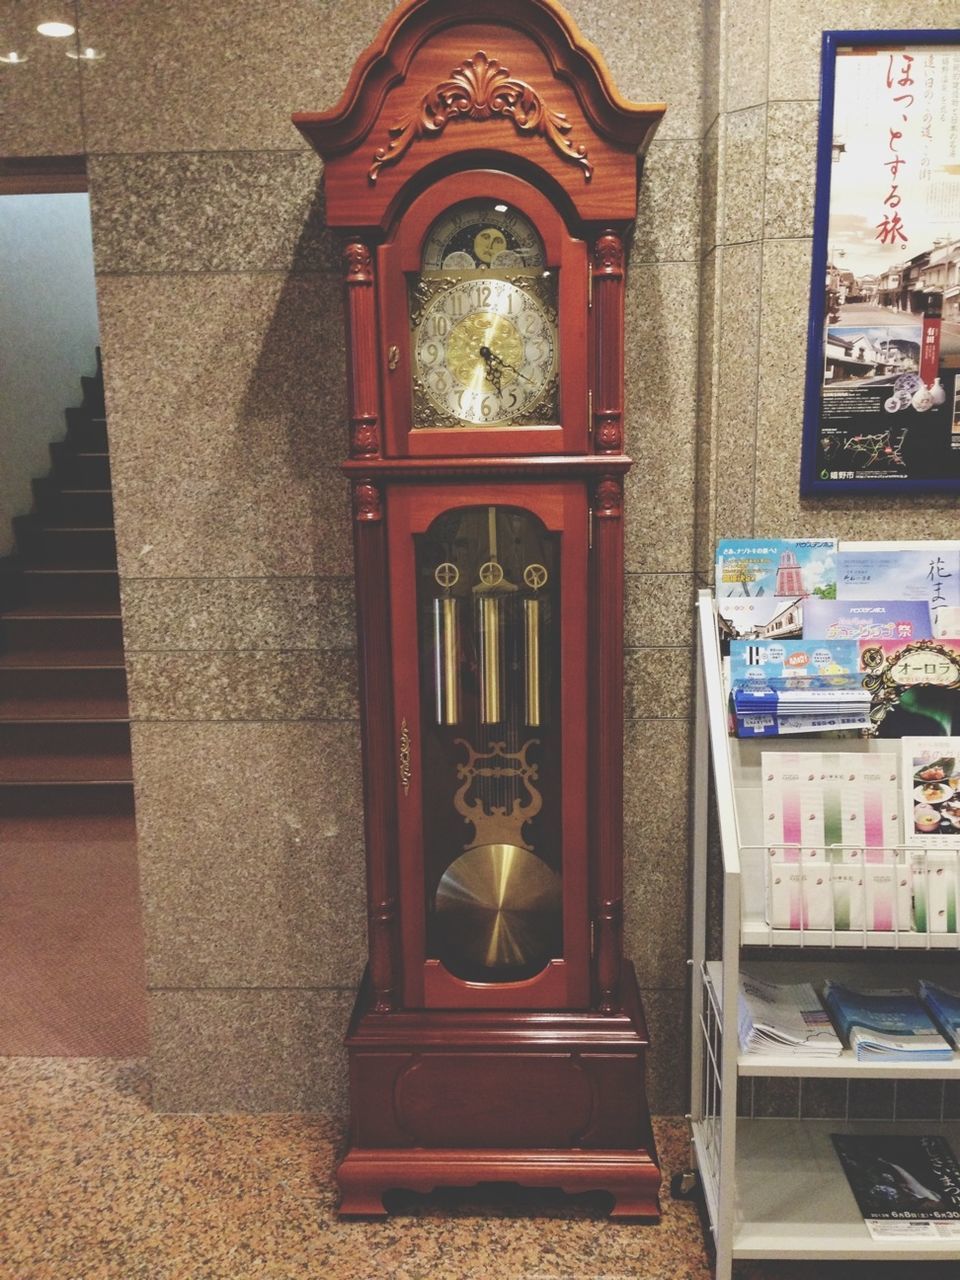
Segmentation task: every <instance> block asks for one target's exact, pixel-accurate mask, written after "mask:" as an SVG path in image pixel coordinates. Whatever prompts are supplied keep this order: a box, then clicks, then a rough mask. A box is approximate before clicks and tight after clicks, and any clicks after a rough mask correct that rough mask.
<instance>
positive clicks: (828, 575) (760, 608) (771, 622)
mask: <svg viewBox="0 0 960 1280" xmlns="http://www.w3.org/2000/svg"><path fill="white" fill-rule="evenodd" d="M836 552H837V544H836V542H835V541H834V540H833V539H832V538H807V539H803V538H763V539H760V538H735V539H724V540H723V541H721V542H719V543H718V544H717V588H716V590H717V611H718V614H719V618H720V629H721V635H722V636H723V637H724V638H725V639H737V638H745V639H778V638H786V637H790V636H800V635H802V634H803V602H804V600H806V599H807V598H808V597H810V596H815V595H818V594H822V595H824V596H826V597H828V598H829V597H832V596H834V595H835V594H836V581H837V575H836Z"/></svg>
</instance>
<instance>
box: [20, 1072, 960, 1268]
mask: <svg viewBox="0 0 960 1280" xmlns="http://www.w3.org/2000/svg"><path fill="white" fill-rule="evenodd" d="M656 1127H657V1140H658V1144H659V1148H660V1154H661V1158H662V1161H663V1165H664V1171H665V1175H666V1180H667V1181H669V1175H670V1174H671V1173H673V1172H675V1171H677V1170H679V1169H681V1168H683V1167H684V1166H685V1164H686V1159H687V1150H686V1142H685V1128H684V1125H683V1122H682V1121H680V1120H659V1121H658V1122H657V1126H656ZM340 1142H341V1135H340V1133H339V1132H338V1130H337V1129H336V1127H335V1126H333V1125H331V1124H330V1123H328V1122H326V1121H324V1120H323V1119H321V1118H319V1117H316V1116H287V1115H261V1116H249V1115H244V1116H219V1115H205V1116H197V1115H157V1114H155V1113H154V1112H153V1111H151V1110H150V1106H149V1080H148V1077H147V1073H146V1070H145V1067H144V1065H143V1063H142V1062H140V1061H137V1060H122V1059H121V1060H118V1059H104V1058H86V1059H81V1058H5V1059H0V1278H2V1280H248V1278H249V1280H254V1278H257V1280H259V1278H260V1277H264V1278H270V1280H301V1278H304V1280H306V1278H308V1277H309V1278H310V1280H313V1278H314V1277H317V1278H319V1280H380V1278H381V1277H382V1278H385V1280H633V1278H634V1277H636V1278H638V1280H640V1278H642V1280H708V1278H709V1277H710V1275H711V1272H710V1268H709V1263H708V1260H707V1256H706V1254H705V1251H704V1245H703V1236H702V1233H701V1229H700V1224H699V1220H698V1217H697V1212H696V1209H695V1207H694V1206H693V1205H692V1204H689V1203H677V1202H674V1201H671V1200H670V1198H669V1196H665V1197H664V1206H663V1207H664V1215H663V1221H662V1222H661V1224H660V1225H659V1226H655V1227H644V1226H631V1225H626V1224H613V1223H611V1222H608V1221H607V1220H606V1219H605V1218H604V1217H603V1215H602V1213H600V1212H599V1211H598V1208H597V1206H596V1204H594V1203H579V1204H576V1203H571V1202H570V1201H567V1200H564V1199H563V1198H562V1197H558V1198H556V1199H552V1198H551V1197H549V1196H548V1195H543V1196H538V1197H530V1198H523V1197H521V1196H520V1195H519V1194H518V1193H513V1194H511V1193H510V1192H501V1193H499V1194H497V1193H495V1192H493V1191H491V1192H490V1194H482V1195H481V1194H479V1193H477V1192H476V1191H475V1192H473V1193H452V1192H448V1193H446V1194H444V1195H435V1196H432V1197H427V1198H426V1199H424V1200H415V1199H414V1198H412V1197H407V1198H405V1199H401V1201H400V1203H399V1205H398V1206H397V1208H398V1210H399V1211H398V1212H396V1213H395V1215H394V1216H393V1217H391V1218H389V1219H387V1220H386V1221H384V1222H338V1221H337V1218H336V1215H335V1212H334V1209H335V1205H336V1189H335V1186H334V1183H333V1177H332V1174H333V1167H334V1162H335V1159H336V1155H337V1151H338V1149H339V1145H340ZM957 1275H958V1268H957V1266H956V1265H955V1264H947V1266H945V1267H941V1266H939V1265H936V1264H934V1265H928V1266H927V1267H925V1268H922V1269H921V1268H919V1267H916V1266H913V1267H908V1268H895V1267H892V1266H879V1265H876V1264H874V1265H872V1266H869V1267H867V1266H866V1265H864V1266H861V1265H859V1264H843V1265H840V1266H833V1265H825V1264H802V1265H799V1264H798V1265H794V1266H773V1265H768V1264H764V1265H759V1264H749V1265H746V1264H745V1265H744V1266H743V1267H742V1268H741V1269H740V1270H738V1273H737V1280H814V1278H816V1280H855V1278H856V1280H866V1278H867V1276H869V1277H870V1280H894V1277H896V1280H934V1278H935V1277H936V1278H937V1280H946V1277H947V1276H950V1277H952V1280H956V1277H957Z"/></svg>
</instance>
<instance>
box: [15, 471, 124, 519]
mask: <svg viewBox="0 0 960 1280" xmlns="http://www.w3.org/2000/svg"><path fill="white" fill-rule="evenodd" d="M33 499H34V505H35V507H36V512H37V515H38V516H39V517H40V520H41V522H42V523H43V524H46V525H54V526H56V525H70V526H72V527H73V528H78V527H79V528H91V527H92V528H103V527H104V526H105V525H107V526H109V525H112V524H113V494H112V493H111V491H110V490H109V489H63V488H61V487H60V486H59V485H58V484H57V483H56V481H55V480H53V478H52V477H50V476H44V478H43V479H42V480H34V482H33Z"/></svg>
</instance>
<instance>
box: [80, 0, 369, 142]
mask: <svg viewBox="0 0 960 1280" xmlns="http://www.w3.org/2000/svg"><path fill="white" fill-rule="evenodd" d="M392 7H393V5H392V3H391V0H351V3H350V4H349V5H348V6H345V5H342V4H338V3H337V2H336V0H274V2H273V3H271V4H270V5H239V6H238V5H236V4H232V3H225V2H224V0H213V2H212V3H210V2H208V3H206V4H205V5H204V8H203V20H202V21H198V20H197V8H196V5H195V4H192V3H191V2H190V0H169V2H168V3H165V4H162V5H156V4H151V3H148V0H128V2H127V3H124V4H116V3H112V2H111V0H81V3H80V33H81V37H82V39H83V41H84V43H86V44H93V45H95V46H97V47H100V48H102V49H103V50H104V51H105V53H106V55H107V56H106V58H105V59H104V61H103V62H102V63H97V64H94V65H93V66H91V67H89V68H85V82H84V98H85V103H86V113H87V121H88V123H87V132H88V145H89V148H90V150H91V151H124V152H151V151H152V152H156V151H238V150H254V149H255V150H270V149H280V150H284V149H286V150H295V149H296V148H297V147H298V146H301V145H304V144H303V143H302V141H301V138H300V134H299V133H298V132H297V131H296V130H295V129H294V127H293V125H292V124H291V123H290V115H291V113H292V112H294V111H318V110H321V109H323V108H324V107H327V106H332V105H333V103H334V102H336V101H337V100H338V99H339V97H340V95H341V94H342V93H343V90H344V89H345V88H346V84H347V78H348V76H349V73H350V69H351V67H352V66H353V63H354V61H355V59H356V58H357V57H358V55H359V54H360V53H361V52H362V50H363V49H364V47H365V46H366V45H367V44H369V43H370V42H371V41H372V40H373V38H374V36H375V35H376V33H377V30H378V29H379V27H380V24H381V23H382V21H383V20H384V18H386V16H387V14H388V13H389V12H390V10H391V9H392Z"/></svg>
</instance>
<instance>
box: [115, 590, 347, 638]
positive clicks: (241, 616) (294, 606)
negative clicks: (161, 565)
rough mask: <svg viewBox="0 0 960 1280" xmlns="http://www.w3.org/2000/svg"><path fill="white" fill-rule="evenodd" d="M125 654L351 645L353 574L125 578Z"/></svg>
mask: <svg viewBox="0 0 960 1280" xmlns="http://www.w3.org/2000/svg"><path fill="white" fill-rule="evenodd" d="M122 589H123V634H124V643H125V645H126V649H127V652H128V653H131V652H137V651H141V650H145V649H150V650H190V651H196V652H205V651H209V650H223V649H229V650H236V649H241V650H242V649H257V650H274V649H280V650H290V649H348V648H350V647H351V646H352V645H353V644H354V643H355V639H356V635H355V630H354V587H353V581H352V580H351V579H349V578H125V579H124V580H123V583H122Z"/></svg>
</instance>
